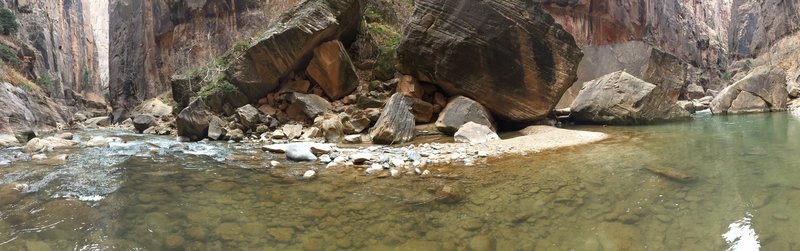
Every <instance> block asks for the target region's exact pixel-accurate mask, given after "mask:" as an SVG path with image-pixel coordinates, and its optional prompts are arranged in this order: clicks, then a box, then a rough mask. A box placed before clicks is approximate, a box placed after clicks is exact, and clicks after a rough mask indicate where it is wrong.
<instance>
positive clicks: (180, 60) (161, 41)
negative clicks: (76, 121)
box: [109, 0, 299, 120]
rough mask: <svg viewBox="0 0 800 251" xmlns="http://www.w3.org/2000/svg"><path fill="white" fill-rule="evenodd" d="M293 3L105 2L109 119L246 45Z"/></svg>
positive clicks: (273, 0)
mask: <svg viewBox="0 0 800 251" xmlns="http://www.w3.org/2000/svg"><path fill="white" fill-rule="evenodd" d="M297 2H299V1H298V0H267V1H260V0H196V1H182V0H111V2H110V6H109V12H110V13H111V14H110V24H109V29H110V32H111V33H110V37H111V41H110V55H109V57H110V60H109V91H110V99H111V100H110V101H111V105H112V107H113V108H114V117H115V119H118V120H119V119H122V118H124V117H126V114H127V112H128V111H129V110H130V109H132V108H133V107H134V106H136V105H137V104H139V103H140V102H141V101H142V100H145V99H148V98H152V97H155V96H157V95H159V94H161V93H163V92H165V91H168V90H169V79H170V77H171V76H172V75H175V74H179V73H183V72H186V71H189V70H191V69H194V68H197V67H200V66H203V65H205V64H207V63H208V62H212V61H214V59H215V58H217V57H219V56H221V55H223V54H224V53H225V51H227V50H228V48H229V47H230V46H231V45H233V44H234V43H236V42H239V41H243V42H246V41H248V39H249V38H251V37H253V36H254V35H257V33H258V32H261V31H263V30H266V28H267V27H268V26H269V24H270V23H271V22H272V21H273V20H275V18H277V17H278V16H279V15H280V14H281V13H283V12H284V11H285V10H287V9H289V8H291V7H292V6H294V5H295V4H296V3H297Z"/></svg>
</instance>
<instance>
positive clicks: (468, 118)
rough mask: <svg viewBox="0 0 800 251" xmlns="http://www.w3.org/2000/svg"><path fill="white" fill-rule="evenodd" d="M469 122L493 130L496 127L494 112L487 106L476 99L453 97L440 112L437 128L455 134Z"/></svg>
mask: <svg viewBox="0 0 800 251" xmlns="http://www.w3.org/2000/svg"><path fill="white" fill-rule="evenodd" d="M468 122H475V123H477V124H481V125H485V126H488V127H489V128H492V129H493V130H494V128H495V126H494V120H493V119H492V114H491V113H489V110H487V109H486V107H483V105H481V104H480V103H478V102H475V100H472V99H469V98H467V97H464V96H458V97H455V98H453V100H451V101H450V103H448V104H447V106H446V107H445V108H444V110H442V113H440V114H439V119H437V120H436V129H439V131H440V132H442V133H445V134H448V135H453V134H455V133H456V131H458V129H459V128H461V126H462V125H464V124H466V123H468Z"/></svg>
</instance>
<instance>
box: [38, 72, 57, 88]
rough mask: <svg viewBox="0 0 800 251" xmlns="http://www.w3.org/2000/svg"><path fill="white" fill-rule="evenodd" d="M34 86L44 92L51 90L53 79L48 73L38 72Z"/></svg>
mask: <svg viewBox="0 0 800 251" xmlns="http://www.w3.org/2000/svg"><path fill="white" fill-rule="evenodd" d="M36 85H38V86H39V87H40V88H42V89H43V90H45V91H50V90H52V89H53V77H52V76H50V73H48V72H40V73H39V78H37V79H36Z"/></svg>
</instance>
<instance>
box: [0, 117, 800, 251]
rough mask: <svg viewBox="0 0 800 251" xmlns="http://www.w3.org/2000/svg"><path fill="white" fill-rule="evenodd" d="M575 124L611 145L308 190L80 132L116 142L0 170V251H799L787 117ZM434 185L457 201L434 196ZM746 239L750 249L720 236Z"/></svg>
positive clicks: (798, 137)
mask: <svg viewBox="0 0 800 251" xmlns="http://www.w3.org/2000/svg"><path fill="white" fill-rule="evenodd" d="M580 129H586V130H595V131H603V132H607V133H609V134H611V135H612V138H611V139H609V140H606V141H604V142H602V143H598V144H593V145H587V146H580V147H573V148H566V149H559V150H556V151H550V152H544V153H538V154H532V155H528V156H519V157H510V158H506V159H498V160H491V161H489V162H488V163H486V164H482V165H478V166H475V167H446V168H440V170H434V173H435V174H445V175H444V177H439V178H433V177H432V178H418V177H410V176H406V177H403V178H399V179H395V178H377V177H367V176H364V175H362V174H361V173H362V172H360V171H357V170H352V169H328V170H325V169H324V168H322V167H321V166H319V165H318V166H315V167H316V168H318V173H319V178H317V179H315V180H313V181H300V180H299V179H297V178H295V177H297V176H299V175H302V173H303V172H304V171H305V170H308V168H309V167H308V166H302V165H289V166H288V167H285V168H282V169H261V168H259V167H261V166H263V163H265V162H269V161H270V160H271V159H273V158H278V156H272V155H269V154H265V153H262V152H261V151H260V150H256V149H251V148H247V147H242V146H236V147H237V149H235V150H230V149H231V148H233V147H234V146H228V145H225V144H223V145H203V144H188V145H178V143H175V142H171V141H169V139H166V138H157V137H150V136H136V135H129V134H121V133H120V132H114V131H93V132H81V133H78V134H80V135H82V136H83V137H84V138H87V137H89V136H88V135H89V134H92V135H98V134H101V135H122V137H123V138H125V139H127V140H129V142H130V143H128V144H122V145H114V146H113V147H111V148H108V149H99V148H93V149H67V150H62V151H59V152H58V153H69V154H71V156H70V158H69V159H68V160H67V161H66V163H64V164H62V165H45V164H37V163H36V162H33V161H31V162H16V163H14V164H13V165H12V166H10V167H0V184H11V183H26V184H29V185H30V187H29V188H28V190H27V191H28V192H27V193H24V194H22V195H16V196H11V197H9V195H3V194H0V250H48V249H50V250H170V249H171V250H346V249H357V250H487V249H496V250H534V249H535V250H726V249H729V248H730V249H731V250H735V248H737V247H738V248H742V249H739V250H753V249H757V248H758V247H759V246H760V248H761V250H800V241H798V239H797V237H798V236H800V215H798V214H797V213H796V212H797V208H800V181H799V179H798V178H800V159H798V157H797V153H798V152H800V120H798V119H796V118H794V117H792V116H791V115H788V114H786V113H777V114H762V115H748V116H731V117H710V116H699V117H698V118H696V119H695V120H694V121H693V122H686V123H672V124H665V125H658V126H643V127H584V128H580ZM143 142H149V144H148V143H143ZM170 146H171V148H170ZM187 151H188V152H189V153H186V152H187ZM197 153H203V154H210V155H211V156H206V155H198V154H197ZM3 154H4V155H5V156H8V155H9V154H14V153H13V151H5V152H2V153H0V156H3ZM54 154H56V153H51V154H50V155H54ZM253 156H255V157H253ZM56 164H59V163H56ZM648 166H662V167H669V168H673V169H676V170H680V171H683V172H686V173H688V174H691V175H692V176H694V177H695V178H696V180H695V181H694V182H692V183H688V184H683V183H678V182H674V181H671V180H669V179H666V178H664V177H661V176H658V175H655V174H653V173H651V172H649V171H646V170H643V168H645V167H648ZM442 186H448V187H449V188H452V189H454V190H457V191H459V193H460V194H461V195H462V196H461V197H460V200H459V201H458V202H455V203H453V201H452V200H446V199H443V198H442V197H441V194H437V193H436V192H435V191H437V190H440V188H441V187H442ZM0 187H2V186H0ZM2 191H3V190H2V189H0V193H2ZM5 191H6V193H7V194H8V189H6V190H5ZM4 196H5V197H4ZM3 198H5V201H6V202H3V201H2V200H3ZM9 198H13V199H9ZM748 221H749V222H751V223H752V224H747V223H748ZM737 222H738V223H743V224H739V225H736V224H735V223H737ZM732 224H734V225H733V226H732ZM731 229H733V231H732V230H731ZM747 231H754V233H755V235H757V241H758V244H755V246H753V245H752V243H751V245H748V244H747V243H746V241H747V238H742V239H741V240H740V241H739V243H738V244H733V245H732V244H731V243H729V242H727V241H726V240H725V239H724V238H723V234H726V233H728V234H729V235H732V236H742V235H746V234H743V233H746V232H747Z"/></svg>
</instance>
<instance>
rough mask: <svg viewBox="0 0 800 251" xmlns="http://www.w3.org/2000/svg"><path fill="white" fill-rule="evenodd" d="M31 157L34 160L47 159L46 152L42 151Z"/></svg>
mask: <svg viewBox="0 0 800 251" xmlns="http://www.w3.org/2000/svg"><path fill="white" fill-rule="evenodd" d="M31 159H32V160H46V159H47V155H44V154H41V153H40V154H36V155H33V156H31Z"/></svg>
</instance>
